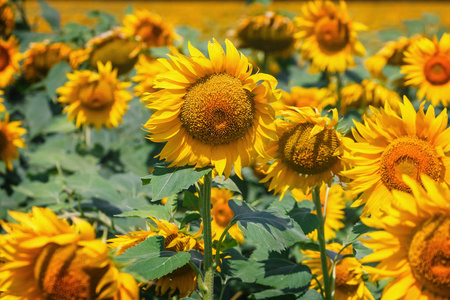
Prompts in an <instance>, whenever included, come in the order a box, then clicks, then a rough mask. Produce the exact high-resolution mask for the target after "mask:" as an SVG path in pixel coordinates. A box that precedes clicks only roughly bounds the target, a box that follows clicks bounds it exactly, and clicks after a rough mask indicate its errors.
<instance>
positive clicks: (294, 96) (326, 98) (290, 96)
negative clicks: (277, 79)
mask: <svg viewBox="0 0 450 300" xmlns="http://www.w3.org/2000/svg"><path fill="white" fill-rule="evenodd" d="M336 100H337V99H336V95H335V94H334V93H333V92H332V91H331V90H330V89H329V88H321V89H318V88H303V87H299V86H295V87H293V88H292V89H291V92H290V93H288V92H285V91H283V94H282V96H281V101H278V102H277V103H275V104H274V107H275V109H278V108H281V109H282V108H283V106H285V105H287V106H295V107H304V106H311V107H313V108H317V109H319V110H322V109H323V108H324V107H325V106H327V105H335V104H336ZM280 104H282V105H280Z"/></svg>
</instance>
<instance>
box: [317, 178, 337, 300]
mask: <svg viewBox="0 0 450 300" xmlns="http://www.w3.org/2000/svg"><path fill="white" fill-rule="evenodd" d="M312 196H313V202H314V205H315V207H316V212H317V216H318V217H319V227H318V228H317V233H318V234H317V236H318V240H319V247H320V262H321V263H322V274H323V282H324V291H325V299H326V300H332V299H333V297H332V294H331V280H330V273H329V272H328V255H327V251H326V247H325V226H324V224H325V218H324V216H323V215H322V204H321V203H320V187H319V186H317V187H315V188H314V190H313V192H312Z"/></svg>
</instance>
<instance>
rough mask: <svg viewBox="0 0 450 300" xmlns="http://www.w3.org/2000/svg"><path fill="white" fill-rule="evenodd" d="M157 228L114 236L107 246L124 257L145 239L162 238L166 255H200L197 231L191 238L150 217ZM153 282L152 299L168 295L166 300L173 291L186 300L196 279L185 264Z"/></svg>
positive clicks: (201, 244)
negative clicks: (154, 295)
mask: <svg viewBox="0 0 450 300" xmlns="http://www.w3.org/2000/svg"><path fill="white" fill-rule="evenodd" d="M150 218H151V219H152V220H153V221H154V222H155V223H156V225H157V227H153V226H151V225H150V224H149V227H150V230H148V231H144V230H140V231H133V232H130V233H128V234H126V235H117V236H116V238H113V239H109V240H108V242H109V243H110V244H109V246H110V247H112V248H116V249H118V251H119V252H118V254H119V255H120V254H122V253H124V252H125V251H126V250H128V249H129V248H131V247H133V246H136V245H137V244H139V243H141V242H142V241H144V240H145V239H146V238H147V237H149V236H154V235H160V236H163V237H164V249H166V250H167V251H173V252H181V251H189V250H197V251H198V252H200V253H202V254H203V252H204V245H203V240H199V236H200V233H201V231H202V230H201V229H200V230H199V231H198V232H197V233H195V234H191V233H190V232H189V231H187V230H186V229H185V230H183V231H181V230H179V229H178V226H177V225H176V224H173V223H169V222H168V221H166V220H157V219H155V218H152V217H150ZM154 281H156V287H155V290H156V296H157V297H158V296H162V295H165V294H166V293H167V292H168V297H169V298H170V297H171V296H172V294H174V293H175V292H176V291H177V290H178V292H179V296H180V297H181V298H183V297H187V296H189V295H191V294H192V292H193V291H194V290H195V289H196V287H197V276H196V274H195V272H194V270H192V268H191V267H190V265H189V264H186V265H184V266H182V267H180V268H178V269H176V270H174V271H172V272H170V273H169V274H167V275H164V276H163V277H161V278H157V279H155V280H153V282H154Z"/></svg>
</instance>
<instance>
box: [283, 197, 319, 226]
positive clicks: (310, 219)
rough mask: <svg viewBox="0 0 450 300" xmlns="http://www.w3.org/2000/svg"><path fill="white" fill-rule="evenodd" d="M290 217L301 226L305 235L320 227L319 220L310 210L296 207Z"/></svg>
mask: <svg viewBox="0 0 450 300" xmlns="http://www.w3.org/2000/svg"><path fill="white" fill-rule="evenodd" d="M310 202H311V201H310ZM289 216H290V217H291V218H292V219H294V220H295V221H296V222H297V223H298V224H299V225H300V227H301V228H302V230H303V232H304V233H305V234H309V233H311V232H313V231H314V230H315V229H317V227H318V226H319V218H318V217H317V215H315V214H312V213H311V210H310V209H307V208H303V207H300V208H298V207H296V208H294V209H293V210H292V211H291V212H290V213H289Z"/></svg>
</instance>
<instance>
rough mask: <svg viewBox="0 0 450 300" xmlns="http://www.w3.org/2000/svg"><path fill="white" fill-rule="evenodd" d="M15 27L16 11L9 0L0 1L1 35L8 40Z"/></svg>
mask: <svg viewBox="0 0 450 300" xmlns="http://www.w3.org/2000/svg"><path fill="white" fill-rule="evenodd" d="M15 26H16V22H15V16H14V10H13V9H12V7H11V5H10V4H9V3H8V0H0V35H1V36H2V37H3V38H8V37H9V36H10V34H11V33H12V31H13V29H14V27H15Z"/></svg>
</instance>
